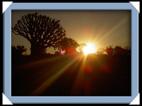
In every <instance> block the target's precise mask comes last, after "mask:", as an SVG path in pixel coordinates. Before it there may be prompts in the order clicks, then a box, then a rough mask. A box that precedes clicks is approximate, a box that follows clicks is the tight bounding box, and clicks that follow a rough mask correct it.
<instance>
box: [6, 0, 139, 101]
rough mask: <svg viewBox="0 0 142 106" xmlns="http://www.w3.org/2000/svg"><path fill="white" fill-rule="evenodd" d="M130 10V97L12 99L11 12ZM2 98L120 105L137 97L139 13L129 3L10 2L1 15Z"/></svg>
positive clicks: (13, 97) (22, 98)
mask: <svg viewBox="0 0 142 106" xmlns="http://www.w3.org/2000/svg"><path fill="white" fill-rule="evenodd" d="M34 9H36V10H37V9H38V10H130V11H131V51H132V52H131V53H132V55H131V60H132V61H131V96H84V97H83V96H12V93H11V88H12V87H11V86H12V83H11V79H12V78H11V73H12V72H11V71H12V70H11V64H12V63H11V14H12V10H34ZM3 16H4V17H3V18H4V26H3V27H4V39H3V40H4V75H3V76H4V79H3V80H4V88H3V91H4V92H3V93H4V95H5V96H6V97H7V98H9V100H10V101H11V102H12V103H13V104H31V103H34V104H35V103H37V104H41V103H43V104H47V103H50V104H51V103H53V104H59V103H76V104H77V103H84V104H85V103H87V104H88V103H93V104H94V103H97V104H98V103H101V104H102V103H103V104H106V103H114V104H115V103H119V104H124V103H126V104H130V103H131V102H132V101H133V99H134V98H135V97H136V96H137V95H138V94H139V81H138V79H139V69H138V68H139V66H138V65H139V64H138V59H139V57H138V56H139V54H138V52H139V50H138V48H139V47H138V41H139V36H138V35H139V27H138V22H139V12H138V11H137V9H136V8H135V7H134V6H133V5H132V4H131V3H12V4H11V5H10V6H9V7H8V8H7V9H6V10H5V11H4V12H3Z"/></svg>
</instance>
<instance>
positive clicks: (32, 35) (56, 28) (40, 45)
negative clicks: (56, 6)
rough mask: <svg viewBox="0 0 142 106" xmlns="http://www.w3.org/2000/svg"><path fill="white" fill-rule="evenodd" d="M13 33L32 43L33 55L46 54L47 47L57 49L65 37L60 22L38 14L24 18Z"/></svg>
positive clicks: (19, 21)
mask: <svg viewBox="0 0 142 106" xmlns="http://www.w3.org/2000/svg"><path fill="white" fill-rule="evenodd" d="M12 31H13V33H14V34H16V35H21V36H23V37H25V38H26V39H27V40H28V41H30V43H31V54H40V53H44V52H45V49H46V48H47V47H54V48H56V47H57V44H58V42H60V41H61V40H62V39H63V38H64V37H65V30H64V29H63V27H62V26H61V25H60V20H55V19H52V18H51V17H48V16H44V15H39V14H38V13H31V14H27V15H24V16H22V18H21V19H20V20H18V21H17V24H15V26H14V27H13V28H12Z"/></svg>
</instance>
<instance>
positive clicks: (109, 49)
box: [106, 46, 113, 55]
mask: <svg viewBox="0 0 142 106" xmlns="http://www.w3.org/2000/svg"><path fill="white" fill-rule="evenodd" d="M106 52H107V54H108V55H113V48H112V47H111V46H109V47H107V48H106Z"/></svg>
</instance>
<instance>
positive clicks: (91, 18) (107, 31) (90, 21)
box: [12, 10, 131, 48]
mask: <svg viewBox="0 0 142 106" xmlns="http://www.w3.org/2000/svg"><path fill="white" fill-rule="evenodd" d="M33 12H38V13H39V14H42V15H47V16H50V17H53V18H55V19H58V20H60V21H61V22H60V23H61V25H62V27H63V28H64V29H65V30H66V35H67V36H68V37H71V38H73V39H74V40H76V41H77V42H78V43H79V44H81V43H86V42H94V43H95V44H96V45H97V47H98V48H105V47H106V46H110V45H111V46H112V47H114V46H122V47H130V45H131V13H130V11H119V10H117V11H116V10H115V11H105V10H100V11H99V10H98V11H95V10H92V11H83V10H81V11H79V10H77V11H69V10H66V11H65V10H64V11H61V10H56V11H55V10H54V11H25V10H24V11H13V12H12V26H14V25H15V24H16V23H17V20H18V19H20V18H21V16H23V15H26V14H27V13H33ZM12 45H24V46H25V47H26V48H30V43H29V42H28V41H26V40H25V39H23V38H22V37H20V36H15V35H14V36H13V37H12Z"/></svg>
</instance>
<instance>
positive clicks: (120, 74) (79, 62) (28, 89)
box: [12, 55, 131, 96]
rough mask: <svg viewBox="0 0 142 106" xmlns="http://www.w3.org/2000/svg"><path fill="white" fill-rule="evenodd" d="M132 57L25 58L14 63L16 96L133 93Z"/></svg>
mask: <svg viewBox="0 0 142 106" xmlns="http://www.w3.org/2000/svg"><path fill="white" fill-rule="evenodd" d="M130 60H131V58H130V56H107V55H90V56H88V57H85V56H83V55H76V56H44V57H42V58H40V57H31V56H27V57H23V58H20V59H19V60H18V61H19V62H17V63H16V62H15V61H14V58H13V64H12V95H14V96H31V95H37V96H41V95H42V96H55V95H56V96H128V95H131V61H130Z"/></svg>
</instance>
